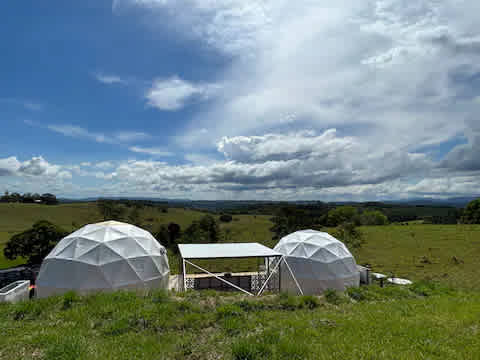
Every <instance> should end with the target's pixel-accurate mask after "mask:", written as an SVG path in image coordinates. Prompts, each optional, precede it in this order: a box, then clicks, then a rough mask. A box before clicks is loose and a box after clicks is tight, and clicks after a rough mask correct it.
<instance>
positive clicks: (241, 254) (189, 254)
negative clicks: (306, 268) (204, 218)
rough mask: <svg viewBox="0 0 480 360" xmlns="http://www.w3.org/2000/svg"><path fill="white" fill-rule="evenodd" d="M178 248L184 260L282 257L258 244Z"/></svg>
mask: <svg viewBox="0 0 480 360" xmlns="http://www.w3.org/2000/svg"><path fill="white" fill-rule="evenodd" d="M178 248H179V250H180V255H181V256H182V258H184V259H215V258H246V257H269V256H282V254H280V253H279V252H277V251H275V250H272V249H270V248H268V247H266V246H264V245H262V244H259V243H222V244H178Z"/></svg>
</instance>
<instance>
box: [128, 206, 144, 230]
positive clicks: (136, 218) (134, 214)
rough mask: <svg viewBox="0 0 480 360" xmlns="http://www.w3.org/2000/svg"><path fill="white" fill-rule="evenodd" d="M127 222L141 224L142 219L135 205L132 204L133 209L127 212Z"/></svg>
mask: <svg viewBox="0 0 480 360" xmlns="http://www.w3.org/2000/svg"><path fill="white" fill-rule="evenodd" d="M128 222H129V223H130V224H133V225H136V226H141V225H142V219H141V217H140V210H139V208H138V207H137V206H134V207H133V209H132V210H131V211H130V213H129V214H128Z"/></svg>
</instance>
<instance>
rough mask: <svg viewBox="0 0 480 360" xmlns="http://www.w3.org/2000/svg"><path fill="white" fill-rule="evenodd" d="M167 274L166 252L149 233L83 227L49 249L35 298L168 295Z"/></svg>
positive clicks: (112, 225)
mask: <svg viewBox="0 0 480 360" xmlns="http://www.w3.org/2000/svg"><path fill="white" fill-rule="evenodd" d="M169 274H170V267H169V265H168V258H167V251H166V250H165V248H164V247H163V246H162V245H160V244H159V243H158V242H157V240H155V238H154V237H153V236H152V235H151V234H150V233H149V232H148V231H145V230H143V229H140V228H138V227H136V226H133V225H130V224H125V223H121V222H117V221H107V222H103V223H98V224H90V225H86V226H84V227H82V228H81V229H79V230H77V231H75V232H74V233H72V234H70V235H68V236H67V237H65V238H63V239H62V240H61V241H60V242H59V243H58V244H57V246H55V248H53V250H52V251H51V252H50V254H48V255H47V257H46V258H45V259H44V260H43V262H42V266H41V268H40V273H39V274H38V278H37V280H36V287H37V296H38V297H46V296H49V295H53V294H61V293H64V292H66V291H69V290H74V291H76V292H79V293H88V292H94V291H102V290H103V291H105V290H117V289H138V290H144V289H151V288H165V289H166V288H167V287H168V278H169Z"/></svg>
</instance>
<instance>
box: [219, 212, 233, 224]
mask: <svg viewBox="0 0 480 360" xmlns="http://www.w3.org/2000/svg"><path fill="white" fill-rule="evenodd" d="M219 220H220V221H221V222H226V223H229V222H231V221H232V220H233V217H232V215H229V214H222V215H220V219H219Z"/></svg>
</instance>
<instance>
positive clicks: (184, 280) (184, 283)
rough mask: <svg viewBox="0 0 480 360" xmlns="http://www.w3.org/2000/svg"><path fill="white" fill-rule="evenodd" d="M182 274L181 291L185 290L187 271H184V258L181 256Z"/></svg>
mask: <svg viewBox="0 0 480 360" xmlns="http://www.w3.org/2000/svg"><path fill="white" fill-rule="evenodd" d="M182 264H183V266H182V274H183V291H187V279H186V276H187V272H186V271H185V259H184V258H182Z"/></svg>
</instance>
